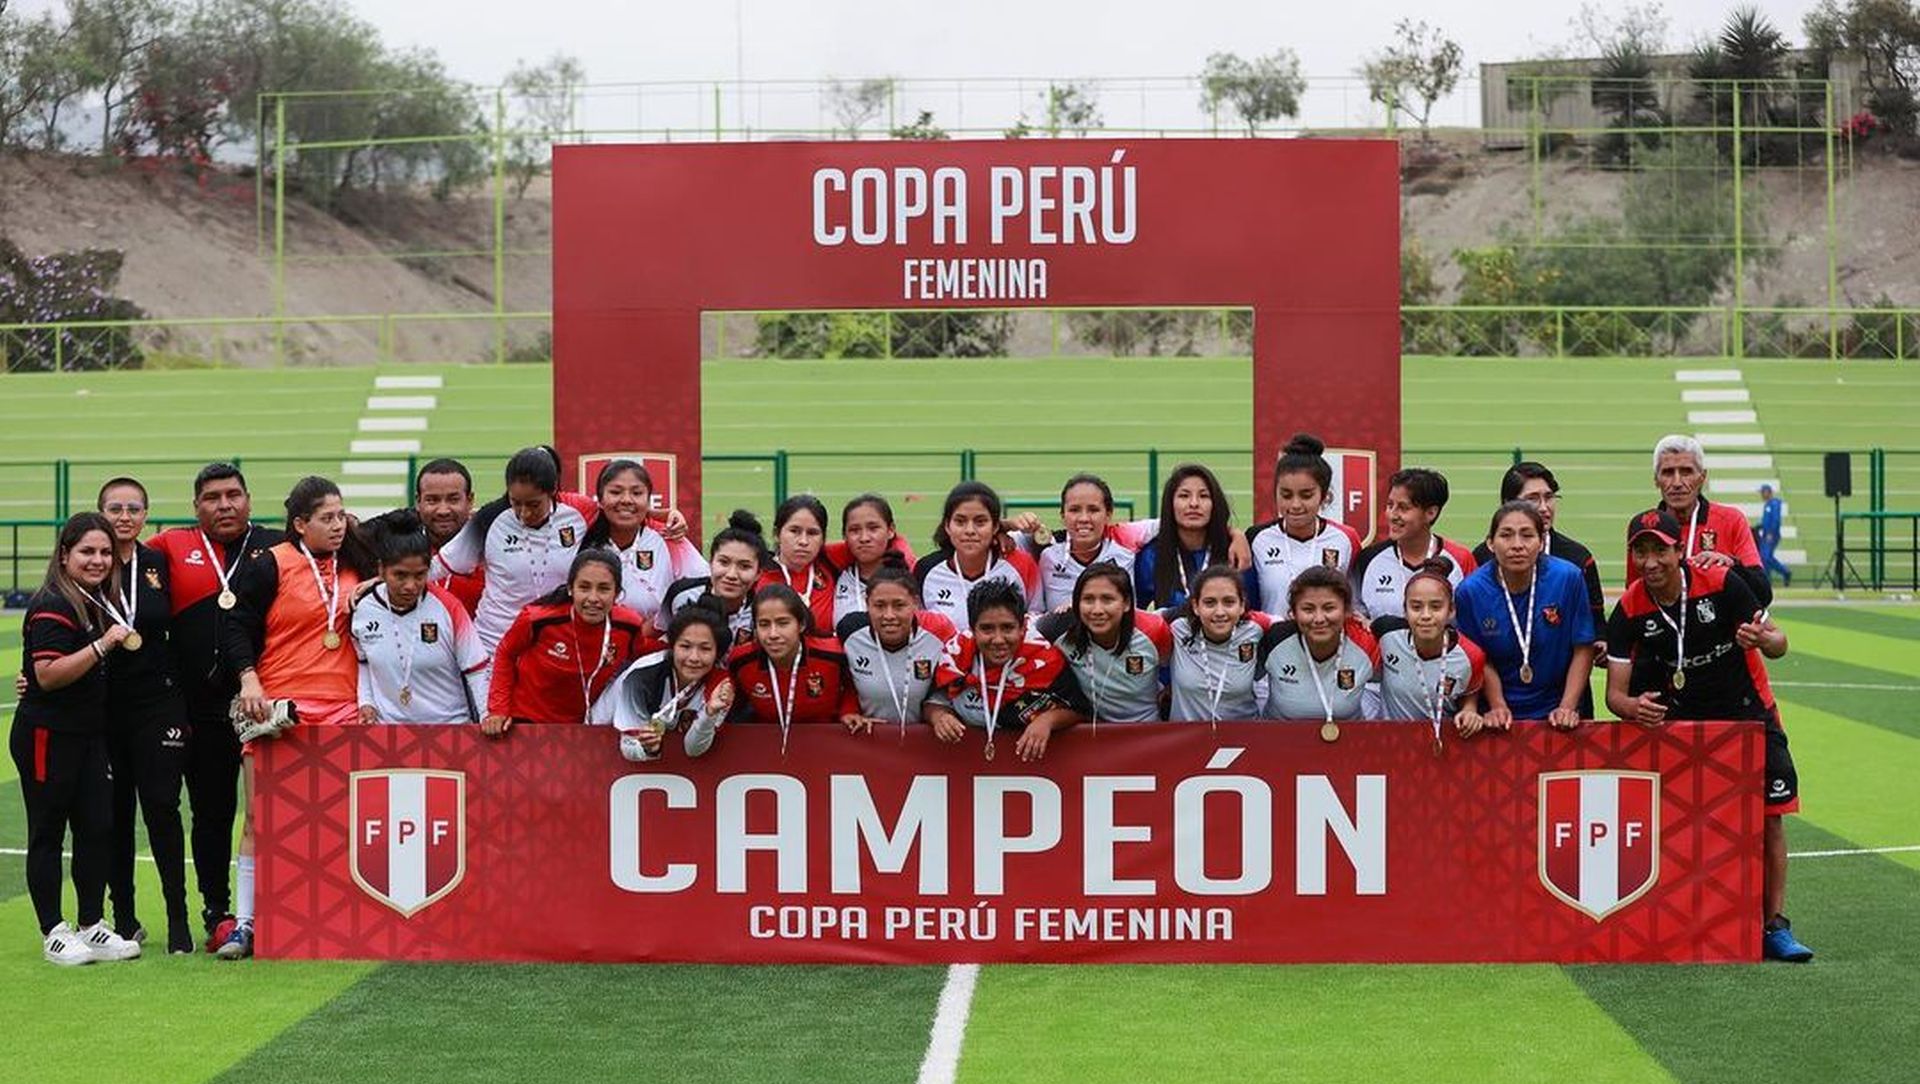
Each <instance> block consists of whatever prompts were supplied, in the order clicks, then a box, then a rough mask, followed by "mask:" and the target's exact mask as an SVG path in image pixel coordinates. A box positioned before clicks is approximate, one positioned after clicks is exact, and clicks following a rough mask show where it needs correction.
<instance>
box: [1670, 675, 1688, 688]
mask: <svg viewBox="0 0 1920 1084" xmlns="http://www.w3.org/2000/svg"><path fill="white" fill-rule="evenodd" d="M1673 687H1674V688H1676V689H1684V688H1686V687H1687V672H1686V671H1685V670H1675V671H1674V672H1673Z"/></svg>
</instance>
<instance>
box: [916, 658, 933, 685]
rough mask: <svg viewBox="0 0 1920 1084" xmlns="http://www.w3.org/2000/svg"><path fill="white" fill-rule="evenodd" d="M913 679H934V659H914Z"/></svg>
mask: <svg viewBox="0 0 1920 1084" xmlns="http://www.w3.org/2000/svg"><path fill="white" fill-rule="evenodd" d="M913 680H915V681H931V680H933V660H932V659H915V660H913Z"/></svg>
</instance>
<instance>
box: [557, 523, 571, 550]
mask: <svg viewBox="0 0 1920 1084" xmlns="http://www.w3.org/2000/svg"><path fill="white" fill-rule="evenodd" d="M560 544H561V545H562V546H571V545H573V528H572V527H562V528H560Z"/></svg>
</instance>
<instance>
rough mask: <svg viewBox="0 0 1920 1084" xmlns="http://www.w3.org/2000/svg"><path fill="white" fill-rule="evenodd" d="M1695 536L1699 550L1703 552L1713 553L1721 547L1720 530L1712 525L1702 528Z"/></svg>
mask: <svg viewBox="0 0 1920 1084" xmlns="http://www.w3.org/2000/svg"><path fill="white" fill-rule="evenodd" d="M1693 537H1694V541H1695V542H1697V543H1698V544H1699V550H1700V552H1702V553H1711V552H1712V551H1714V550H1715V549H1718V548H1719V546H1718V543H1719V541H1720V532H1719V531H1716V530H1714V529H1713V528H1712V527H1702V528H1700V533H1699V534H1697V535H1694V536H1693Z"/></svg>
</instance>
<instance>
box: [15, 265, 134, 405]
mask: <svg viewBox="0 0 1920 1084" xmlns="http://www.w3.org/2000/svg"><path fill="white" fill-rule="evenodd" d="M125 259H126V255H125V253H122V252H119V251H117V250H111V249H85V250H82V251H79V252H61V253H55V254H53V255H48V256H38V257H34V256H28V255H26V254H25V253H23V252H21V251H20V249H19V248H18V247H16V246H14V245H13V244H12V243H10V242H8V241H6V240H4V239H0V324H15V323H26V324H54V323H63V322H68V321H87V320H137V319H140V318H142V317H144V316H145V315H146V313H144V312H143V311H141V309H140V308H139V306H137V305H135V304H134V303H133V302H131V301H128V300H126V299H124V298H119V297H115V296H113V292H112V291H113V288H114V285H115V284H116V283H117V282H118V281H119V278H120V267H121V264H122V262H123V261H124V260H125ZM139 364H140V347H139V345H138V344H136V343H135V342H134V341H133V336H132V334H131V333H130V332H129V331H128V329H126V328H124V327H106V328H60V329H55V328H50V327H41V328H32V329H29V330H25V331H9V332H0V368H4V371H7V372H52V371H54V370H56V369H58V370H62V371H80V370H94V369H125V368H135V367H138V366H139Z"/></svg>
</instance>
